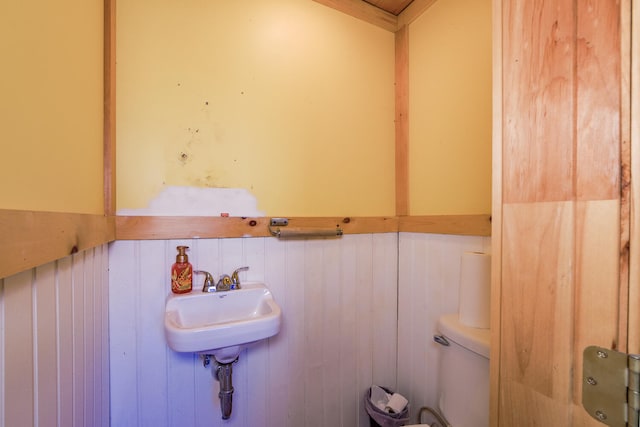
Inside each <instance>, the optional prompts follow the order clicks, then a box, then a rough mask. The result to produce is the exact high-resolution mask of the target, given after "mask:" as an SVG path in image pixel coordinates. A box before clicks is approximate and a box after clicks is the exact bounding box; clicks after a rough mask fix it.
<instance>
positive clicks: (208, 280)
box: [193, 267, 249, 292]
mask: <svg viewBox="0 0 640 427" xmlns="http://www.w3.org/2000/svg"><path fill="white" fill-rule="evenodd" d="M248 269H249V267H240V268H237V269H235V270H234V271H233V273H231V276H229V275H228V274H223V275H222V276H220V279H219V280H218V283H215V282H214V280H213V276H212V275H211V273H209V272H208V271H204V270H193V272H194V273H197V274H204V284H203V285H202V292H224V291H231V290H234V289H240V276H239V274H238V273H239V272H240V271H245V270H248Z"/></svg>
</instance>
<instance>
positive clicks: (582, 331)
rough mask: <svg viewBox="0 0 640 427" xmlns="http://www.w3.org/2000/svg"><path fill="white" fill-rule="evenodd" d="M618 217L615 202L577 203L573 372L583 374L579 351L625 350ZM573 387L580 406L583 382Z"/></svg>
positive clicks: (618, 213) (578, 382)
mask: <svg viewBox="0 0 640 427" xmlns="http://www.w3.org/2000/svg"><path fill="white" fill-rule="evenodd" d="M619 216H620V211H619V206H618V201H617V200H605V201H600V200H596V201H585V202H577V203H576V209H575V218H576V227H575V230H576V242H575V247H576V250H575V285H574V286H575V291H574V293H575V312H574V316H575V319H574V324H575V326H574V331H575V336H574V343H575V345H574V354H573V358H574V370H575V372H582V351H583V350H584V349H585V348H586V347H588V346H590V345H599V346H602V347H605V348H612V349H619V348H620V347H621V346H622V347H624V346H626V343H621V341H620V336H619V331H618V318H619V311H620V309H621V305H620V293H619V289H618V278H619V274H618V269H619V250H618V244H619V235H618V227H619ZM625 302H626V301H625ZM624 312H625V313H626V310H624ZM624 338H625V339H626V335H625V336H624ZM573 387H574V391H573V402H574V404H575V405H577V406H580V405H581V397H582V381H574V384H573Z"/></svg>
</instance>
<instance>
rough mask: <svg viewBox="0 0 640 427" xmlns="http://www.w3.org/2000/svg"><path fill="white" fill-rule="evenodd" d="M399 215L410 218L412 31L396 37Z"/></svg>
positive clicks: (406, 31)
mask: <svg viewBox="0 0 640 427" xmlns="http://www.w3.org/2000/svg"><path fill="white" fill-rule="evenodd" d="M395 82H396V90H395V98H396V99H395V116H396V123H395V133H396V134H395V141H396V144H395V146H396V161H395V165H396V177H395V180H396V215H409V28H408V27H406V26H405V27H402V28H401V29H399V30H398V31H396V34H395Z"/></svg>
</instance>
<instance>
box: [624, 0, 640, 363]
mask: <svg viewBox="0 0 640 427" xmlns="http://www.w3.org/2000/svg"><path fill="white" fill-rule="evenodd" d="M628 8H631V11H630V13H631V22H634V23H636V24H635V25H633V26H631V25H630V23H629V22H627V21H626V20H623V24H624V25H623V34H625V33H624V31H629V32H631V46H640V25H638V24H637V23H639V22H640V3H639V2H631V6H629V5H628V1H625V2H624V3H623V11H625V10H628ZM630 68H631V76H630V83H631V87H632V88H638V87H640V53H639V52H638V49H637V48H636V49H635V54H631V64H630ZM630 96H631V112H633V115H632V116H631V117H630V121H631V123H630V133H631V134H630V141H631V159H630V160H631V182H630V184H631V185H630V189H631V195H630V197H631V202H630V203H631V206H630V210H631V213H630V218H629V221H630V231H629V233H630V235H629V248H630V251H631V253H630V256H629V306H630V307H633V308H635V309H633V310H629V338H628V351H629V352H630V353H635V354H637V353H640V310H637V308H638V307H640V255H639V252H638V251H639V250H640V179H639V178H638V177H640V113H639V112H640V91H639V90H637V89H636V90H633V91H631V95H630ZM634 177H635V180H634Z"/></svg>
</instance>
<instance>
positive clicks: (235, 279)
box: [231, 267, 249, 289]
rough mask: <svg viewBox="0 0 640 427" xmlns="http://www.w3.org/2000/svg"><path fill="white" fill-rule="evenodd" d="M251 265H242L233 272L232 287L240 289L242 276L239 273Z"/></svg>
mask: <svg viewBox="0 0 640 427" xmlns="http://www.w3.org/2000/svg"><path fill="white" fill-rule="evenodd" d="M248 269H249V267H240V268H236V269H235V270H234V272H233V273H231V289H240V276H239V275H238V273H239V272H241V271H247V270H248Z"/></svg>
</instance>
